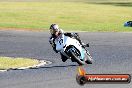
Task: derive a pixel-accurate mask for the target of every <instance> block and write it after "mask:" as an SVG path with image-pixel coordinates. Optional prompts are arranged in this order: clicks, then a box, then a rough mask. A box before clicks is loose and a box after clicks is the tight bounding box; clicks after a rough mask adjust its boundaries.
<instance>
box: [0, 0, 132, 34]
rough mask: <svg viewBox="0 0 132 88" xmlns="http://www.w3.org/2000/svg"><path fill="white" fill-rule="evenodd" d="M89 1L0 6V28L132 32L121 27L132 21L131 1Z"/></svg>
mask: <svg viewBox="0 0 132 88" xmlns="http://www.w3.org/2000/svg"><path fill="white" fill-rule="evenodd" d="M76 1H78V2H77V3H75V2H76ZM88 1H91V0H88ZM88 1H87V0H82V1H81V0H72V1H71V2H70V1H66V2H64V0H59V1H58V2H54V1H53V0H52V1H51V2H48V1H45V2H0V28H2V29H3V28H7V29H8V28H15V29H17V28H20V29H26V30H27V29H33V30H48V28H49V26H50V24H52V23H57V24H59V25H60V27H61V28H62V29H64V30H65V31H90V32H104V31H106V32H124V31H125V32H126V31H127V32H129V31H132V28H129V27H124V26H123V24H124V22H126V21H129V20H132V4H129V3H132V1H131V0H126V1H125V2H122V0H119V1H120V2H115V1H114V2H113V1H112V2H111V1H110V0H108V2H107V3H106V2H104V0H101V2H96V1H97V0H93V1H94V2H88ZM128 2H129V3H128ZM122 3H126V4H125V5H124V4H122ZM127 5H129V6H127Z"/></svg>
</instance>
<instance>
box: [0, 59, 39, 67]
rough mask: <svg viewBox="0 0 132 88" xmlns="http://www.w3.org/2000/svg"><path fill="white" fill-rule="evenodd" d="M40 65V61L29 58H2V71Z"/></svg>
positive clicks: (0, 64) (0, 63)
mask: <svg viewBox="0 0 132 88" xmlns="http://www.w3.org/2000/svg"><path fill="white" fill-rule="evenodd" d="M38 63H39V62H38V60H33V59H29V58H11V57H0V69H9V68H20V67H27V66H33V65H36V64H38Z"/></svg>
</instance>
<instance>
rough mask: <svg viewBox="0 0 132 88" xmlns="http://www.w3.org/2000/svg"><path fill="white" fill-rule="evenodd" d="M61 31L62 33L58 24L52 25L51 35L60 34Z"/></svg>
mask: <svg viewBox="0 0 132 88" xmlns="http://www.w3.org/2000/svg"><path fill="white" fill-rule="evenodd" d="M59 31H60V29H59V26H58V25H57V24H52V25H51V26H50V33H51V34H54V33H55V32H59Z"/></svg>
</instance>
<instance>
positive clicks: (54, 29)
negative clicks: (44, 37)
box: [49, 24, 83, 62]
mask: <svg viewBox="0 0 132 88" xmlns="http://www.w3.org/2000/svg"><path fill="white" fill-rule="evenodd" d="M49 30H50V33H51V37H50V39H49V43H50V44H51V46H52V47H53V50H54V51H55V52H56V53H58V52H57V50H56V45H55V39H56V38H57V37H58V36H59V35H60V34H62V33H63V34H64V35H65V36H69V37H71V38H75V39H77V40H78V41H79V43H80V44H81V45H83V44H82V42H81V40H80V37H79V35H78V33H68V32H67V33H64V31H63V30H62V29H60V28H59V26H58V25H57V24H52V25H51V26H50V28H49ZM60 55H61V59H62V61H63V62H65V61H66V60H67V57H66V56H64V55H63V54H61V53H60Z"/></svg>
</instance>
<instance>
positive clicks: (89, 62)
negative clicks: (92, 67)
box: [85, 53, 93, 64]
mask: <svg viewBox="0 0 132 88" xmlns="http://www.w3.org/2000/svg"><path fill="white" fill-rule="evenodd" d="M85 58H86V61H85V62H86V63H87V64H92V62H93V59H92V57H91V56H90V55H87V54H86V53H85Z"/></svg>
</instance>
